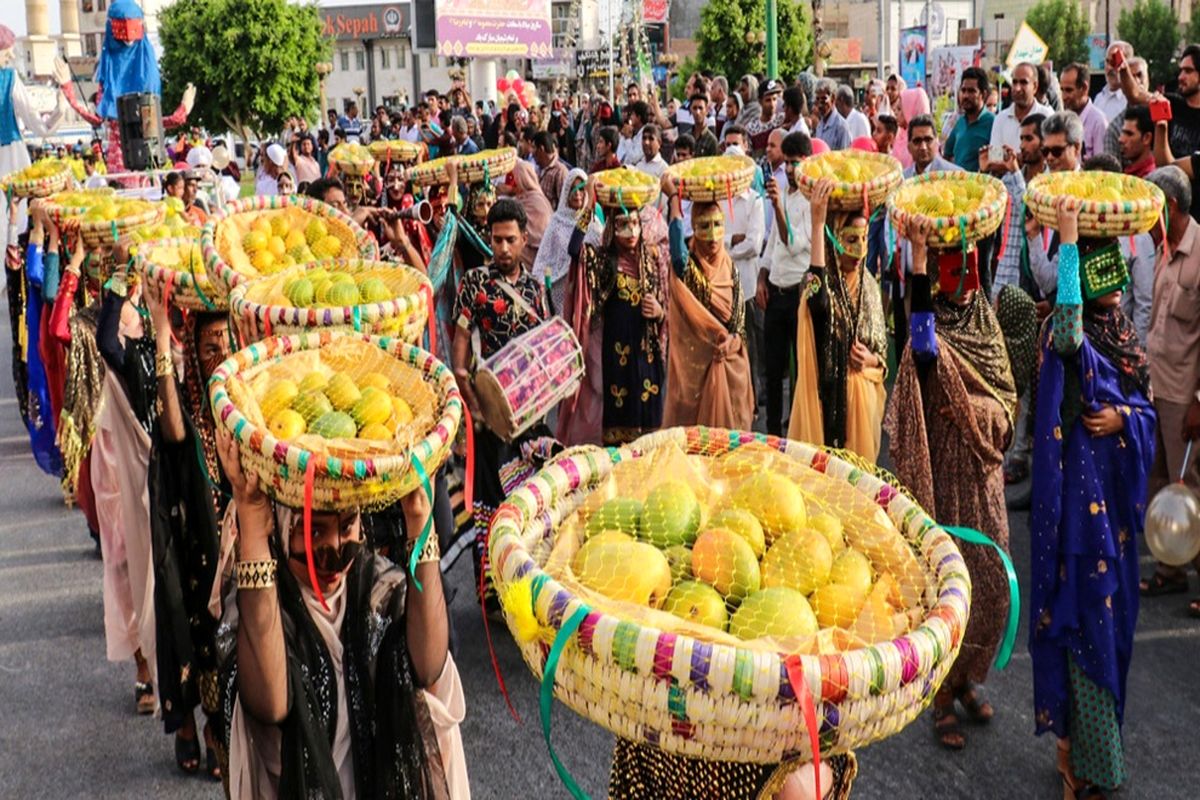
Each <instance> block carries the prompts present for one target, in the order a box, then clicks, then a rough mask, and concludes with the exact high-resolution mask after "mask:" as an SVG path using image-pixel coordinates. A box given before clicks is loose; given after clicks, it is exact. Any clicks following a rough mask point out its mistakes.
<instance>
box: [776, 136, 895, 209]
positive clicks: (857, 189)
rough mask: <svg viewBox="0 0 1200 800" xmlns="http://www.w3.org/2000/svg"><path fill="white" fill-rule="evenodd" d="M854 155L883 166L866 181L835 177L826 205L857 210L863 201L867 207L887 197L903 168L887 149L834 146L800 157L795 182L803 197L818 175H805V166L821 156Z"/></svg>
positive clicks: (810, 189)
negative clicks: (882, 168) (871, 149)
mask: <svg viewBox="0 0 1200 800" xmlns="http://www.w3.org/2000/svg"><path fill="white" fill-rule="evenodd" d="M847 158H848V159H856V160H859V161H864V162H871V163H874V164H882V165H883V166H884V167H886V170H885V171H884V172H883V173H882V174H880V175H876V176H875V177H873V178H871V179H870V180H866V181H856V182H848V181H838V180H836V179H835V186H834V189H833V194H832V195H830V197H829V208H830V210H832V211H859V210H861V209H862V208H863V207H864V206H863V204H864V202H865V203H866V205H867V206H868V207H869V208H877V207H878V206H879V205H880V204H881V203H883V202H884V201H886V200H887V198H888V196H889V195H891V193H892V192H894V191H895V190H896V187H897V186H899V185H900V182H901V181H902V180H903V179H904V168H903V167H902V166H901V165H900V162H899V161H897V160H896V159H895V158H893V157H892V156H890V155H888V154H887V153H867V152H863V151H859V150H835V151H832V152H829V153H821V154H820V155H816V156H812V157H811V158H807V159H805V161H804V166H802V167H800V169H799V170H798V171H797V173H796V183H797V185H798V186H799V187H800V191H802V192H804V196H805V197H809V198H811V197H812V191H813V188H814V187H815V186H816V185H817V181H818V180H820V178H815V177H813V176H812V175H809V174H808V172H807V170H806V167H808V166H809V165H810V164H814V163H817V162H820V161H822V160H826V159H828V160H831V161H834V160H838V159H847Z"/></svg>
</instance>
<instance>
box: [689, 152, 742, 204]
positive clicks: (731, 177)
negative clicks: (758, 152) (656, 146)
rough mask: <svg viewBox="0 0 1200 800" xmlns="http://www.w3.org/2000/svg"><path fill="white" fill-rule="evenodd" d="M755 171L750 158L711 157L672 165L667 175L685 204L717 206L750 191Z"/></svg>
mask: <svg viewBox="0 0 1200 800" xmlns="http://www.w3.org/2000/svg"><path fill="white" fill-rule="evenodd" d="M755 168H756V167H755V164H754V159H752V158H750V157H749V156H710V157H708V158H693V159H692V160H690V161H684V162H681V163H679V164H672V165H671V166H669V167H667V172H669V173H670V174H671V176H672V177H673V178H675V180H676V182H677V183H678V184H679V192H680V194H682V195H683V196H684V197H685V198H687V199H688V200H693V201H695V202H700V203H719V202H722V201H725V200H729V199H730V198H733V197H736V196H737V195H739V194H741V193H742V192H744V191H746V190H747V189H749V188H750V185H751V184H752V183H753V182H754V170H755ZM685 172H686V173H687V174H684V173H685Z"/></svg>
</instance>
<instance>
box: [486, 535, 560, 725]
mask: <svg viewBox="0 0 1200 800" xmlns="http://www.w3.org/2000/svg"><path fill="white" fill-rule="evenodd" d="M487 571H488V553H487V538H486V536H485V538H484V545H483V559H482V561H481V563H480V565H479V609H480V610H481V611H482V612H483V636H484V638H485V639H486V640H487V648H488V656H489V657H490V658H491V659H492V672H494V673H495V674H496V683H497V684H499V686H500V694H501V696H502V697H503V698H504V704H505V705H506V706H508V713H509V714H510V715H512V718H513V719H515V720H516V721H517V723H518V724H521V715H520V714H518V713H517V709H516V708H515V707H514V706H513V704H512V698H511V697H509V696H508V685H507V684H506V683H505V682H504V675H502V674H501V673H500V659H498V658H496V648H495V646H494V645H493V644H492V626H491V623H490V622H489V621H488V612H487V606H486V605H485V604H484V602H483V597H484V593H485V592H486V591H487ZM538 577H540V578H544V577H545V576H544V575H539V576H538ZM535 581H536V579H535ZM534 586H535V588H537V586H538V584H537V583H535V584H534ZM533 596H534V597H535V598H536V597H537V594H536V593H535V594H534V595H533Z"/></svg>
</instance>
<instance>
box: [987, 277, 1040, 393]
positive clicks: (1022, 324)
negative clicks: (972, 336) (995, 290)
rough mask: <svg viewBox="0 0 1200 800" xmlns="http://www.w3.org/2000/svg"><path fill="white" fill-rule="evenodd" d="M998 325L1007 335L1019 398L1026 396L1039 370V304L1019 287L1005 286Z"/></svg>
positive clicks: (1001, 298) (1006, 345) (1007, 345)
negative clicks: (1035, 372)
mask: <svg viewBox="0 0 1200 800" xmlns="http://www.w3.org/2000/svg"><path fill="white" fill-rule="evenodd" d="M996 321H997V322H998V323H999V324H1000V330H1001V331H1003V332H1004V346H1005V348H1006V349H1007V350H1008V361H1009V364H1010V365H1011V367H1012V374H1013V382H1014V383H1015V384H1016V387H1017V396H1018V397H1020V396H1023V395H1024V394H1025V389H1026V388H1028V386H1029V382H1030V381H1031V380H1033V374H1034V370H1035V369H1036V368H1037V353H1038V344H1037V304H1036V303H1034V302H1033V298H1032V297H1030V296H1029V295H1028V294H1027V293H1026V292H1025V291H1024V290H1022V289H1021V288H1020V287H1019V286H1013V285H1009V286H1005V287H1004V288H1002V289H1001V290H1000V295H999V297H997V299H996Z"/></svg>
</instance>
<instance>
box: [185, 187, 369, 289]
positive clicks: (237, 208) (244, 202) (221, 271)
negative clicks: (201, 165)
mask: <svg viewBox="0 0 1200 800" xmlns="http://www.w3.org/2000/svg"><path fill="white" fill-rule="evenodd" d="M277 209H298V210H299V211H300V212H303V213H305V214H310V215H312V216H316V217H320V218H322V219H324V220H325V222H326V224H327V225H328V227H329V233H330V235H332V236H336V237H337V238H338V239H340V240H341V242H342V254H343V255H346V254H353V255H357V256H358V257H360V258H365V259H370V260H374V259H376V258H378V257H379V247H378V245H377V244H376V243H375V239H374V238H373V237H372V236H371V235H370V234H368V233H367V232H366V231H365V230H363V229H362V228H360V227H359V226H358V224H357V223H355V222H354V220H352V219H350V217H349V216H347V215H346V214H343V213H342V212H341V211H338V210H337V209H336V208H334V207H333V206H330V205H327V204H325V203H322V202H321V201H320V200H314V199H312V198H311V197H302V196H299V195H289V196H286V197H285V196H281V195H269V196H268V195H257V196H254V197H244V198H242V199H240V200H234V201H233V202H232V203H226V204H225V207H224V208H222V209H221V210H220V211H217V212H216V213H213V214H210V215H209V217H208V223H207V224H206V225H205V226H204V230H203V231H201V233H200V246H201V247H202V248H203V249H204V264H205V267H206V269H207V270H208V274H209V276H210V277H211V279H212V282H213V288H214V289H215V290H216V293H217V294H218V295H219V296H220V297H221V298H222V299H224V298H225V296H226V295H228V294H229V290H230V289H232V288H233V287H235V286H237V285H238V284H239V283H241V282H242V281H243V280H246V279H248V278H259V277H262V276H261V275H259V273H258V270H256V269H254V267H253V266H251V265H250V260H249V258H247V257H246V254H245V252H244V251H243V250H242V246H241V242H240V236H239V237H238V238H239V240H238V241H236V242H235V241H233V237H234V235H235V234H237V233H238V232H239V231H240V230H241V225H240V222H239V221H238V220H236V219H235V218H236V217H238V216H239V215H241V214H257V213H259V212H261V211H273V210H277ZM214 300H215V298H214Z"/></svg>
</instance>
